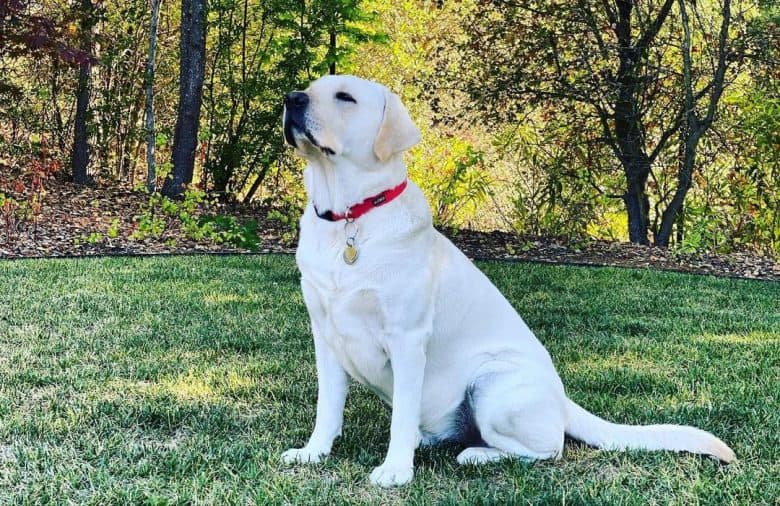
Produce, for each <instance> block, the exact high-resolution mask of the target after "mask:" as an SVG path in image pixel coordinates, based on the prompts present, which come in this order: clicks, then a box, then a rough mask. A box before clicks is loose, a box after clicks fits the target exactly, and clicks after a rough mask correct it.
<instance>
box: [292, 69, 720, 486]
mask: <svg viewBox="0 0 780 506" xmlns="http://www.w3.org/2000/svg"><path fill="white" fill-rule="evenodd" d="M284 133H285V138H286V140H287V142H288V143H289V144H291V145H292V146H294V147H295V149H296V151H297V152H298V153H299V154H301V155H302V156H303V157H305V158H306V160H308V162H309V165H308V167H307V168H306V171H305V175H304V177H305V185H306V191H307V192H308V196H309V200H310V202H309V204H308V206H307V208H306V210H305V212H304V214H303V217H302V218H301V232H300V234H301V235H300V244H299V246H298V251H297V254H296V260H297V262H298V266H299V268H300V271H301V275H302V276H301V285H302V288H303V296H304V300H305V302H306V307H307V309H308V311H309V315H310V317H311V328H312V333H313V334H314V349H315V354H316V363H317V374H318V382H319V392H318V399H317V419H316V422H315V424H314V431H313V432H312V434H311V437H310V438H309V441H308V443H307V444H306V446H304V447H303V448H299V449H291V450H288V451H286V452H284V453H283V454H282V459H283V461H284V462H287V463H293V462H310V463H316V462H319V461H320V460H321V459H322V458H323V457H325V456H327V455H328V454H329V453H330V450H331V446H332V444H333V441H334V439H335V438H336V437H337V436H339V435H340V434H341V426H342V419H343V410H344V402H345V399H346V396H347V379H348V376H349V377H352V378H353V379H355V380H357V381H359V382H361V383H363V384H364V385H367V386H368V387H369V388H371V389H372V390H373V391H374V392H376V394H377V395H378V396H379V397H381V398H382V399H383V400H384V401H385V402H387V403H388V404H390V405H391V406H392V420H391V424H390V444H389V448H388V451H387V456H386V458H385V460H384V462H383V463H382V465H380V466H379V467H377V468H375V469H374V470H373V472H372V473H371V476H370V481H371V482H372V483H374V484H376V485H381V486H393V485H402V484H404V483H407V482H408V481H409V480H411V479H412V476H413V460H414V451H415V449H416V448H417V446H418V445H420V444H421V443H422V444H434V443H437V442H440V441H445V440H449V441H453V440H454V441H459V442H462V443H464V444H466V445H467V448H466V449H465V450H463V451H462V452H461V453H460V454H459V455H458V457H457V460H458V462H459V463H461V464H470V463H473V464H478V463H483V462H491V461H495V460H497V459H500V458H504V457H516V458H523V459H530V460H534V459H550V458H558V457H559V456H560V455H561V452H562V451H563V441H564V434H568V435H569V436H571V437H573V438H576V439H579V440H581V441H584V442H586V443H588V444H589V445H593V446H595V447H598V448H605V449H615V450H617V449H629V448H640V449H646V450H675V451H688V452H694V453H701V454H707V455H712V456H714V457H717V458H718V459H720V460H721V461H724V462H730V461H732V460H734V458H735V456H734V452H732V450H731V449H730V448H729V447H728V446H726V445H725V444H724V443H723V442H722V441H721V440H720V439H718V438H716V437H715V436H713V435H712V434H710V433H708V432H704V431H702V430H699V429H696V428H693V427H684V426H679V425H649V426H629V425H619V424H615V423H611V422H608V421H606V420H603V419H601V418H599V417H598V416H596V415H593V414H591V413H589V412H588V411H586V410H585V409H583V408H582V407H580V406H579V405H577V404H575V403H574V402H573V401H572V400H570V399H569V398H567V397H566V393H565V392H564V388H563V384H562V383H561V380H560V378H559V377H558V374H557V372H556V371H555V367H554V366H553V363H552V360H551V359H550V356H549V354H548V353H547V350H545V348H544V346H542V344H541V343H540V342H539V341H538V340H537V339H536V337H535V336H534V334H533V333H532V332H531V331H530V330H529V328H528V327H527V326H526V324H525V323H524V322H523V320H522V318H521V317H520V316H519V315H518V314H517V312H516V311H515V310H514V308H513V307H512V306H511V305H510V304H509V302H507V300H506V299H505V298H504V297H503V296H502V295H501V293H500V292H499V291H498V290H497V289H496V288H495V287H494V286H493V284H492V283H491V282H490V281H489V280H488V278H487V277H485V275H483V274H482V272H480V271H479V269H477V268H476V267H475V266H474V264H472V263H471V262H470V261H469V260H468V258H466V256H464V255H463V254H462V253H461V252H460V251H459V250H458V249H457V248H456V247H455V246H454V245H453V244H452V243H451V242H450V241H449V240H447V239H446V238H445V237H444V236H442V235H441V234H440V233H439V232H437V231H436V230H435V229H434V228H433V226H432V223H431V213H430V209H429V207H428V203H427V202H426V200H425V197H424V196H423V193H422V192H421V191H420V189H419V188H418V187H417V186H416V185H415V184H414V183H412V182H408V183H407V182H406V181H407V179H406V178H407V173H406V167H405V165H404V162H403V153H404V151H406V150H407V149H409V148H411V147H412V146H414V145H415V144H417V143H418V142H419V141H420V132H419V130H418V129H417V127H416V126H415V125H414V123H413V122H412V120H411V118H410V116H409V114H408V112H407V111H406V109H405V108H404V106H403V105H402V103H401V100H400V99H399V98H398V96H396V95H394V94H393V93H391V92H390V91H388V89H387V88H385V87H384V86H382V85H380V84H377V83H374V82H371V81H366V80H363V79H359V78H356V77H351V76H327V77H323V78H321V79H319V80H317V81H315V82H314V83H312V84H311V85H310V86H309V88H308V89H306V90H305V91H303V92H293V93H290V94H289V95H288V96H287V97H286V99H285V115H284Z"/></svg>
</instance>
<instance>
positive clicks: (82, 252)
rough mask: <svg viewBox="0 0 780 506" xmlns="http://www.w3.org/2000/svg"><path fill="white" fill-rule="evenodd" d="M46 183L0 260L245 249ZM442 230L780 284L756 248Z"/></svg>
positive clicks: (494, 252)
mask: <svg viewBox="0 0 780 506" xmlns="http://www.w3.org/2000/svg"><path fill="white" fill-rule="evenodd" d="M49 186H50V188H47V194H46V196H45V200H44V205H43V207H42V210H41V215H40V218H39V220H38V224H37V226H33V224H32V223H30V222H25V223H22V224H21V225H20V226H19V229H18V230H17V231H16V233H15V234H14V239H13V240H12V241H8V240H7V237H6V234H5V232H4V231H3V230H2V229H0V258H28V257H66V256H67V257H69V256H93V255H152V254H191V253H248V251H247V250H244V249H241V248H235V247H232V246H230V245H224V244H209V243H202V242H196V241H192V240H188V239H182V238H180V237H176V240H175V244H174V243H173V242H172V241H166V240H144V241H134V240H131V239H130V238H129V235H130V233H131V232H132V231H133V230H134V229H135V226H136V223H135V217H136V216H138V215H139V214H140V206H141V204H143V203H144V202H146V201H147V199H148V197H147V196H145V195H143V194H141V193H138V192H133V191H130V190H128V189H124V188H116V187H114V188H100V189H94V188H84V187H77V186H74V185H71V184H69V183H61V182H56V183H52V184H50V185H49ZM210 212H212V213H218V214H227V215H231V216H236V218H238V219H239V221H242V220H247V219H255V220H257V221H258V224H259V226H258V230H259V235H260V239H261V245H260V249H259V250H258V252H260V253H292V252H293V251H294V250H295V245H294V244H291V243H289V242H285V241H284V240H283V236H284V235H285V231H286V230H285V228H284V227H283V226H282V225H280V224H279V222H277V221H274V220H272V219H269V218H268V210H267V209H265V208H262V207H248V206H235V205H232V206H220V207H218V208H216V209H211V210H210ZM114 220H119V223H120V227H119V229H120V235H119V237H117V238H115V239H109V238H107V237H106V232H107V230H108V229H109V227H110V226H111V224H112V223H113V222H114ZM95 232H96V233H100V234H102V238H101V239H100V240H98V241H96V242H94V243H93V244H91V243H90V242H89V241H88V240H87V238H88V236H89V235H90V234H91V233H95ZM444 233H445V234H446V235H447V236H448V237H450V238H451V239H452V240H453V242H454V243H455V244H456V245H457V246H458V247H459V248H461V249H462V250H463V251H464V252H465V253H466V254H467V255H468V256H469V257H471V258H475V259H500V260H520V261H534V262H548V263H561V264H577V265H598V266H604V265H609V266H621V267H640V268H653V269H663V270H673V271H683V272H691V273H698V274H712V275H716V276H729V277H738V278H750V279H765V280H775V281H780V262H777V261H775V260H773V259H771V258H768V257H761V256H757V255H754V254H751V253H731V254H726V255H713V254H695V255H675V254H673V253H671V252H669V251H667V250H664V249H660V248H654V247H647V246H638V245H632V244H626V243H617V242H608V241H591V242H588V243H586V244H567V243H566V242H565V241H563V240H555V239H549V238H528V237H518V236H517V235H514V234H509V233H506V232H500V231H495V232H478V231H473V230H459V231H456V230H445V231H444ZM287 235H288V236H289V235H290V234H289V233H288V234H287Z"/></svg>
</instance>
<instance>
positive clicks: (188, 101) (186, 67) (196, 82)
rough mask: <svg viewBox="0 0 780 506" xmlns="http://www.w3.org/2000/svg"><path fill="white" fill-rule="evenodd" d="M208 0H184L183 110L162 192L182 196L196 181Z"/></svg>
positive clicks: (181, 49)
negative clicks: (167, 175) (186, 188)
mask: <svg viewBox="0 0 780 506" xmlns="http://www.w3.org/2000/svg"><path fill="white" fill-rule="evenodd" d="M207 14H208V2H207V0H182V2H181V41H180V45H179V47H180V56H179V112H178V116H177V119H176V129H175V131H174V138H173V155H172V161H173V173H172V174H171V175H170V176H169V177H168V179H166V180H165V184H164V185H163V188H162V193H163V194H164V195H166V196H168V197H178V196H179V195H181V194H182V192H183V191H184V185H185V184H189V183H191V182H192V176H193V173H194V170H195V151H196V149H197V146H198V127H199V123H200V109H201V104H202V98H203V80H204V77H205V68H206V66H205V63H206V32H207V23H206V22H207Z"/></svg>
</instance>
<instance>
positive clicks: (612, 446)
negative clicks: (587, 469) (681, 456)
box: [566, 399, 737, 463]
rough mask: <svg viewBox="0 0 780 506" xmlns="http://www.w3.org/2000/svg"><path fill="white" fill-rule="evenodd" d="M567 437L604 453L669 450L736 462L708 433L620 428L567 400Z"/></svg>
mask: <svg viewBox="0 0 780 506" xmlns="http://www.w3.org/2000/svg"><path fill="white" fill-rule="evenodd" d="M566 408H567V411H568V415H569V416H568V426H567V427H566V434H568V435H569V436H571V437H573V438H575V439H579V440H580V441H583V442H585V443H587V444H589V445H591V446H595V447H597V448H603V449H605V450H630V449H638V450H672V451H678V452H691V453H701V454H704V455H712V456H714V457H717V458H718V459H720V460H721V461H723V462H726V463H729V462H733V461H734V460H736V458H737V457H736V455H734V452H733V451H732V450H731V448H729V447H728V446H727V445H726V443H724V442H723V441H721V440H720V439H718V438H717V437H715V436H713V435H712V434H710V433H709V432H705V431H703V430H700V429H697V428H695V427H688V426H685V425H622V424H617V423H612V422H608V421H606V420H604V419H603V418H599V417H598V416H596V415H594V414H593V413H590V412H588V411H587V410H585V409H584V408H582V407H581V406H579V405H578V404H577V403H575V402H574V401H572V400H571V399H567V405H566Z"/></svg>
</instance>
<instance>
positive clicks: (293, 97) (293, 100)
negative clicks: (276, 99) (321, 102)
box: [284, 91, 309, 109]
mask: <svg viewBox="0 0 780 506" xmlns="http://www.w3.org/2000/svg"><path fill="white" fill-rule="evenodd" d="M308 103H309V95H307V94H306V93H304V92H302V91H293V92H292V93H288V94H287V96H286V97H284V105H286V106H287V108H288V109H303V108H304V107H306V105H307V104H308Z"/></svg>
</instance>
